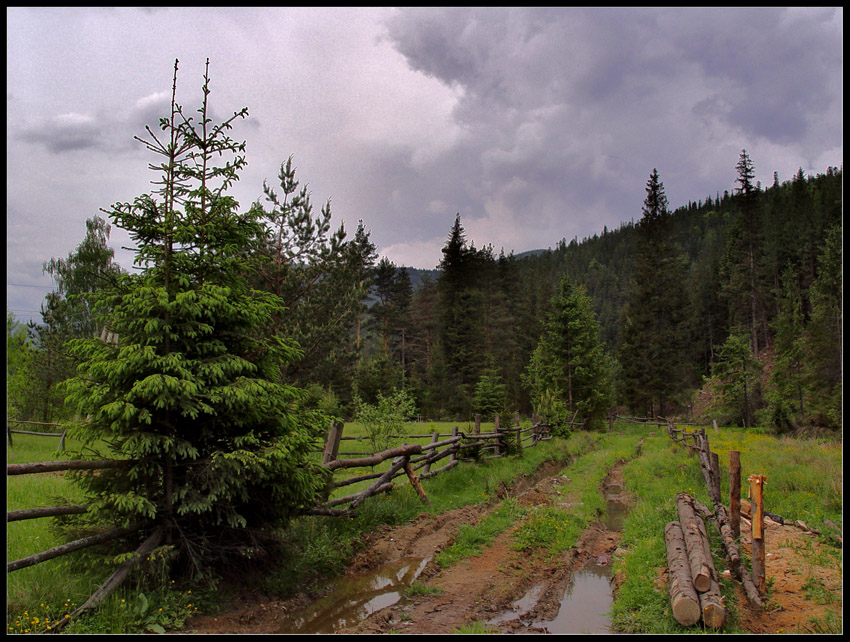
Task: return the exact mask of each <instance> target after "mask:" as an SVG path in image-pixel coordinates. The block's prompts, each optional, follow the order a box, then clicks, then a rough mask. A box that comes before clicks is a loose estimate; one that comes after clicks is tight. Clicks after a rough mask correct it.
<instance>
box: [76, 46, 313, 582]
mask: <svg viewBox="0 0 850 642" xmlns="http://www.w3.org/2000/svg"><path fill="white" fill-rule="evenodd" d="M208 68H209V61H207V70H208ZM176 85H177V62H176V61H175V65H174V84H173V87H172V102H171V113H170V115H169V116H168V117H166V118H162V119H161V120H160V129H161V133H159V134H155V133H154V132H153V131H152V130H151V129H150V128H147V132H148V139H147V140H143V139H141V138H137V140H139V141H140V142H142V143H144V144H145V145H146V147H147V149H148V150H149V151H151V152H153V153H155V154H158V155H160V156H161V157H162V162H161V164H159V165H151V168H152V169H154V170H155V171H159V172H160V173H161V178H160V179H159V180H158V181H155V182H154V184H155V185H158V186H159V189H158V190H157V191H156V193H155V194H143V195H142V196H139V197H138V198H136V199H135V200H134V202H133V203H117V204H115V205H114V206H113V207H112V209H111V210H110V211H108V214H109V216H110V218H111V219H112V221H113V223H114V225H116V226H117V227H121V228H123V229H125V230H127V231H128V232H129V234H130V236H131V238H132V239H133V240H134V242H135V243H136V246H137V249H136V257H135V264H136V267H137V268H139V270H138V271H137V272H135V273H133V274H123V275H120V276H119V277H117V285H116V286H115V287H114V288H113V289H112V290H111V291H109V292H107V293H105V294H104V295H103V296H101V297H99V301H98V304H99V306H100V311H101V312H102V313H103V314H105V315H107V316H106V318H107V319H108V328H106V329H107V330H108V331H109V332H110V333H113V334H114V336H115V337H116V338H114V339H113V340H111V341H104V340H103V339H101V338H86V339H78V340H76V341H74V342H72V351H73V354H74V355H75V357H77V358H78V359H79V360H80V361H81V365H80V366H79V368H78V376H77V377H76V378H74V379H71V380H69V382H68V383H67V391H68V400H69V402H71V403H72V404H73V405H75V406H76V408H77V410H78V411H79V413H80V416H82V417H88V419H87V420H85V421H82V422H81V423H79V425H77V426H76V428H75V430H74V433H73V435H74V436H75V437H77V438H79V439H82V440H83V442H84V443H85V444H86V445H88V446H91V447H97V446H98V444H101V443H105V444H106V445H107V448H108V452H103V451H102V449H101V452H100V453H97V454H96V455H95V458H100V457H102V456H104V455H106V456H108V457H110V458H113V459H116V460H126V461H127V462H129V463H128V465H127V466H125V467H123V468H115V469H107V470H101V471H96V474H88V473H86V474H81V475H79V481H80V483H81V485H82V486H83V488H84V489H85V490H86V492H87V494H88V497H89V503H90V508H89V511H88V513H86V515H85V516H84V519H85V520H86V521H88V522H91V523H92V524H93V525H97V526H103V525H112V526H120V525H128V524H143V527H142V529H141V530H140V531H138V539H139V541H141V540H142V539H143V538H147V537H148V536H152V535H156V534H160V535H161V537H162V542H163V543H164V544H166V545H170V547H171V549H170V550H171V551H172V555H173V559H174V561H175V563H176V567H175V570H179V571H183V572H187V573H189V574H192V575H195V574H198V573H206V572H207V571H209V570H213V569H214V568H215V566H216V565H217V563H219V562H223V563H229V562H232V561H233V560H234V559H240V558H241V559H244V557H243V556H244V555H251V554H253V553H254V552H256V551H257V549H258V548H259V547H261V545H262V543H263V542H264V541H265V540H264V538H263V535H264V534H266V533H268V529H269V528H270V527H274V526H279V525H282V524H284V523H285V522H286V521H287V520H288V519H289V518H291V517H292V516H294V515H296V514H297V513H298V512H299V511H301V510H302V509H304V508H305V507H309V506H312V503H313V500H314V497H315V494H316V491H317V490H319V489H320V488H322V487H323V486H324V483H325V482H324V479H323V476H322V474H321V471H320V470H319V467H318V465H317V464H315V463H313V462H312V461H311V460H310V457H309V455H308V449H309V448H311V447H312V446H313V445H314V443H315V440H316V438H318V437H319V436H320V433H321V432H322V431H323V430H324V428H325V427H326V426H325V424H324V422H323V421H322V420H321V419H322V418H321V417H320V416H319V415H318V414H316V413H315V411H311V412H308V411H303V410H299V409H298V403H297V402H298V400H299V399H300V398H301V397H302V396H303V393H302V391H301V390H299V389H296V388H294V387H292V386H290V385H287V384H286V383H284V382H283V381H282V380H281V377H280V373H281V364H285V363H287V362H289V361H291V360H292V359H293V358H295V357H296V355H297V354H298V351H299V349H298V347H297V345H296V344H294V343H293V342H291V341H287V340H285V339H282V338H281V337H280V335H279V334H276V333H272V332H269V331H267V328H269V327H272V326H273V325H275V324H276V323H277V324H279V323H280V322H281V320H282V319H285V309H284V306H283V304H282V302H281V299H280V298H279V297H278V296H276V295H274V294H272V293H270V292H262V291H259V290H257V289H255V288H252V287H251V286H250V280H249V276H250V266H251V265H252V261H253V260H254V258H253V257H254V256H256V255H257V254H258V252H257V249H258V248H257V247H256V245H257V242H258V241H257V240H258V239H262V238H264V237H265V236H266V235H265V234H264V230H263V229H262V227H261V225H262V224H261V222H260V220H259V218H258V216H257V213H256V210H251V211H249V213H248V214H240V213H239V212H238V210H237V208H238V203H237V202H236V201H235V200H234V199H233V197H232V196H229V195H228V194H227V190H228V188H229V187H230V186H231V185H232V184H233V182H234V181H236V180H238V173H239V171H240V170H241V169H242V168H243V167H244V166H245V164H246V161H245V156H244V150H245V143H244V142H243V143H236V142H234V141H233V140H232V139H231V138H230V137H229V136H228V135H227V132H228V130H229V129H231V127H232V123H233V122H234V121H235V120H237V119H239V118H245V117H246V116H247V108H244V109H242V110H241V111H239V112H235V113H234V114H233V116H231V117H230V118H229V119H228V120H226V121H224V122H222V123H220V124H215V125H214V124H213V122H212V121H211V119H210V118H209V115H208V114H209V107H208V96H209V93H210V89H209V77H208V71H205V73H204V82H203V88H202V91H203V102H202V105H201V107H200V108H199V109H198V110H197V111H198V114H199V117H197V119H196V118H195V117H192V116H190V115H188V114H186V113H184V111H183V109H182V107H181V106H180V105H179V104H178V103H177V102H176ZM222 158H223V159H226V160H223V161H220V160H219V159H222ZM217 163H218V164H217ZM222 163H223V164H222ZM246 266H247V267H246ZM102 336H108V335H102Z"/></svg>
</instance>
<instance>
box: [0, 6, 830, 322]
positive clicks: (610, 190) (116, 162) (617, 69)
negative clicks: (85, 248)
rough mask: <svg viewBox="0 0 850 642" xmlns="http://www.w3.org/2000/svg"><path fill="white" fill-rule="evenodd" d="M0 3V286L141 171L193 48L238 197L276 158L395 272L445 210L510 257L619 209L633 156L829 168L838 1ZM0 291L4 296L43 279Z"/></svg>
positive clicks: (640, 177) (633, 187) (194, 93)
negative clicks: (242, 157) (237, 158)
mask: <svg viewBox="0 0 850 642" xmlns="http://www.w3.org/2000/svg"><path fill="white" fill-rule="evenodd" d="M7 17H8V30H7V35H8V39H7V53H8V63H7V108H8V117H7V118H8V119H7V122H8V133H7V160H8V163H7V166H8V168H9V169H7V184H8V186H9V190H8V197H7V233H8V237H7V238H8V240H7V245H8V248H9V250H10V258H9V259H7V268H8V269H9V272H10V275H11V274H12V273H14V275H15V276H14V277H12V276H10V281H9V282H10V283H20V284H25V285H40V286H42V287H45V288H46V287H49V285H50V280H49V279H48V278H47V277H45V276H44V275H42V274H41V264H42V262H43V261H45V260H48V259H49V258H51V257H53V256H64V255H66V254H67V253H68V252H70V251H72V250H73V249H74V247H75V246H76V244H78V243H79V241H80V240H82V235H83V233H84V231H85V219H86V218H89V217H91V216H93V215H95V214H98V213H99V208H101V207H108V206H109V204H111V203H113V202H116V201H118V200H131V199H132V198H134V197H135V196H137V195H138V194H140V193H142V192H144V191H148V190H149V189H150V181H151V180H152V179H153V178H154V176H152V175H151V173H150V172H149V171H148V170H147V169H146V168H147V163H148V162H150V161H151V160H152V159H151V158H149V155H146V153H145V151H144V148H143V146H141V145H140V144H139V143H138V142H136V141H134V140H133V137H134V136H143V135H144V127H145V125H150V126H151V127H152V128H155V127H156V125H157V121H158V118H159V117H161V116H163V115H165V114H166V112H167V109H168V104H169V101H170V98H171V92H170V89H171V79H172V72H173V65H174V59H175V58H179V59H180V82H179V86H178V100H179V102H181V103H182V104H184V106H186V108H189V109H194V108H195V107H196V105H197V99H198V97H199V88H200V77H201V76H202V74H203V69H204V64H205V61H206V59H207V58H210V65H211V66H210V75H211V78H212V94H211V98H212V108H213V112H214V114H215V116H216V117H217V118H219V119H224V118H227V117H229V115H230V114H231V113H233V111H236V110H238V109H241V108H242V107H244V106H248V108H249V113H250V117H249V118H248V119H247V120H246V121H244V122H242V121H240V122H239V123H237V124H236V126H235V128H234V130H233V136H234V138H237V139H244V140H246V141H247V158H248V163H249V164H248V168H247V169H246V171H245V172H244V173H243V175H242V178H241V180H240V182H239V183H238V184H237V186H236V187H235V188H234V192H235V196H236V197H237V199H238V200H239V201H240V203H242V204H243V206H247V205H248V204H249V203H250V202H251V201H253V200H256V199H257V198H259V197H260V196H261V195H262V182H263V180H267V181H268V182H269V183H270V184H271V185H272V186H274V183H275V180H274V179H275V176H276V175H277V169H278V166H279V164H280V162H281V161H282V160H285V159H286V158H287V157H288V156H290V155H293V157H294V163H295V165H296V166H297V168H298V178H299V179H300V180H301V181H302V183H306V184H308V188H309V189H310V191H311V193H312V195H313V202H314V203H316V204H317V205H318V204H320V203H323V202H324V201H326V200H330V201H331V204H332V211H333V214H334V220H335V221H337V223H344V224H345V227H346V229H347V230H349V231H350V232H353V230H354V229H355V228H356V225H357V221H358V220H363V222H364V224H365V225H366V227H367V228H368V229H369V230H370V231H371V234H372V240H373V241H374V242H375V243H376V244H377V245H378V251H379V253H381V254H382V255H383V256H387V257H388V258H390V259H391V260H393V261H394V262H396V263H397V264H403V265H411V266H415V267H425V268H430V267H434V266H435V265H436V264H437V263H438V262H439V260H440V256H441V254H440V249H441V247H442V246H443V244H444V243H445V240H446V238H447V236H448V233H449V231H450V228H451V225H452V223H453V221H454V217H455V214H456V213H460V214H461V217H462V222H463V225H464V227H465V228H466V231H467V236H468V238H469V239H470V240H472V241H474V242H475V244H476V245H477V246H478V247H481V246H483V245H486V244H492V245H493V246H494V248H495V249H496V251H497V252H498V251H499V250H500V249H502V248H504V250H505V251H506V252H510V251H515V252H522V251H525V250H531V249H536V248H545V247H552V246H554V245H555V244H557V243H558V241H559V240H560V239H562V238H566V239H568V240H569V239H572V238H573V237H578V238H579V239H581V238H583V237H585V236H592V235H593V234H596V233H599V232H601V231H602V228H603V226H607V227H608V228H609V229H612V228H616V227H617V226H618V225H620V224H621V223H623V222H627V221H630V220H636V219H638V218H639V217H640V212H641V204H642V201H643V197H644V187H645V184H646V181H647V179H648V177H649V174H650V173H651V172H652V170H653V168H657V169H658V171H659V173H660V176H661V179H662V181H663V182H664V185H665V188H666V190H667V195H668V198H669V201H670V205H671V207H674V208H675V207H678V206H680V205H685V204H687V202H688V201H690V200H698V199H704V198H705V197H706V196H709V195H711V196H712V197H713V196H714V195H715V194H716V193H717V192H718V191H719V192H721V193H722V191H723V190H724V189H729V190H731V189H732V188H733V187H734V178H735V169H734V168H735V164H736V162H737V159H738V155H739V154H740V152H741V150H742V149H747V151H748V153H749V155H750V157H751V158H752V159H753V161H754V163H755V165H756V173H757V179H758V180H760V181H762V182H763V183H767V184H769V183H770V182H772V179H773V172H774V171H775V172H777V173H778V175H779V177H780V180H786V179H789V178H791V176H792V175H793V174H794V173H795V172H796V171H797V169H798V168H802V169H803V171H804V172H806V173H817V172H824V171H825V170H826V168H827V167H828V166H837V165H842V164H843V81H842V78H843V9H842V8H830V7H827V8H769V7H754V8H741V9H739V8H730V7H720V8H693V9H692V8H629V7H623V8H572V7H570V8H521V7H498V8H487V7H471V8H401V9H388V8H381V7H378V8H347V9H345V8H335V9H334V8H292V9H290V8H245V9H235V8H205V9H202V8H160V9H159V10H157V11H153V12H151V11H145V10H138V9H132V8H115V9H97V8H88V9H78V8H12V9H7ZM123 234H124V232H123V231H121V230H113V237H112V240H113V244H114V246H115V247H116V248H120V247H121V246H122V245H129V242H128V240H127V239H126V238H125V237H123V236H122V235H123ZM13 249H14V252H12V250H13ZM119 256H120V259H121V261H122V262H124V263H128V261H129V257H130V253H129V252H127V251H122V250H120V249H119ZM127 266H128V265H125V267H127ZM11 278H14V279H15V281H11ZM29 290H32V292H30V294H31V296H30V298H29V299H27V300H26V301H25V300H23V299H19V298H15V297H18V295H20V294H22V293H24V292H25V291H29ZM7 291H8V297H7V298H8V303H7V305H8V307H10V308H12V309H19V310H33V309H36V310H37V307H38V306H37V300H38V297H39V296H42V295H43V293H42V292H39V291H38V290H37V289H33V288H23V287H21V288H18V289H15V288H8V290H7Z"/></svg>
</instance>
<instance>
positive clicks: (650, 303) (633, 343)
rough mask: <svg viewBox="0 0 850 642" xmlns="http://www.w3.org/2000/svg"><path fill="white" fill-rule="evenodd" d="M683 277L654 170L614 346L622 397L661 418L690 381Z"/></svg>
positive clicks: (683, 267)
mask: <svg viewBox="0 0 850 642" xmlns="http://www.w3.org/2000/svg"><path fill="white" fill-rule="evenodd" d="M686 274H687V272H686V269H685V263H684V258H683V256H682V254H681V250H680V249H679V247H678V245H677V244H676V243H675V242H674V241H673V239H672V235H671V226H670V212H669V210H668V208H667V196H666V194H665V192H664V184H663V183H662V182H661V181H660V180H659V176H658V171H657V170H655V169H654V170H653V171H652V174H651V175H650V177H649V181H647V185H646V198H645V200H644V203H643V217H642V218H641V220H640V224H639V225H638V250H637V257H636V259H635V266H634V272H633V274H632V278H631V280H630V286H629V299H628V302H627V303H626V305H625V306H623V310H622V320H621V329H620V338H619V342H618V343H619V352H620V363H621V365H622V368H623V377H624V382H625V383H626V386H625V388H624V390H623V393H624V395H625V398H626V400H627V402H628V404H629V405H630V406H631V407H632V408H633V409H635V410H641V411H644V412H648V413H649V414H650V415H654V414H660V415H663V414H665V413H666V409H667V407H668V405H669V402H671V401H673V400H674V399H675V397H676V395H677V394H678V393H679V392H681V391H682V389H683V388H684V386H685V384H686V383H687V381H688V370H687V350H688V346H687V335H688V327H687V325H686V317H687V312H688V297H687V293H686V291H685V289H684V288H685V278H686Z"/></svg>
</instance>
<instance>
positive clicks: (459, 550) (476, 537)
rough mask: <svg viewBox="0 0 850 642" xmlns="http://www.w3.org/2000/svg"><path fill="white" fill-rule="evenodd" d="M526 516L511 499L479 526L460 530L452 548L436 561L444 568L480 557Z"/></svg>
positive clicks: (504, 501)
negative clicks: (496, 539) (460, 561)
mask: <svg viewBox="0 0 850 642" xmlns="http://www.w3.org/2000/svg"><path fill="white" fill-rule="evenodd" d="M524 514H525V510H524V509H523V508H522V507H521V506H519V505H518V504H517V502H516V499H515V498H512V497H509V498H507V499H505V500H503V501H502V503H501V504H500V505H499V507H498V508H497V509H496V510H495V511H493V512H492V513H490V514H489V515H487V516H486V517H485V518H484V519H482V520H481V521H480V522H478V523H477V524H464V525H463V526H461V527H460V528H459V529H458V532H457V535H456V536H455V539H454V541H453V542H452V544H451V546H448V547H447V548H446V549H444V550H443V551H441V552H440V553H438V554H437V556H436V557H435V558H434V561H435V562H436V563H437V564H438V565H439V566H440V567H442V568H446V567H448V566H451V565H452V564H455V563H457V562H458V561H459V560H461V559H464V558H466V557H472V556H474V555H478V554H479V553H480V552H481V551H482V550H483V549H484V547H485V546H487V545H488V544H490V543H491V542H492V541H493V540H494V539H495V538H496V537H497V536H498V535H499V534H500V533H502V532H504V531H505V530H507V529H508V528H509V527H510V526H511V525H512V524H513V523H514V522H515V521H516V520H517V519H520V518H521V517H522V515H524Z"/></svg>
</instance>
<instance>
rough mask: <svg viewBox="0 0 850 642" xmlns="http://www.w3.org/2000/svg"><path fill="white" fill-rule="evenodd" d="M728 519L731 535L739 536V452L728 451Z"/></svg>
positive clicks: (736, 537)
mask: <svg viewBox="0 0 850 642" xmlns="http://www.w3.org/2000/svg"><path fill="white" fill-rule="evenodd" d="M729 521H730V524H729V526H730V528H731V529H732V537H734V538H735V539H738V538H739V537H740V536H741V453H740V452H738V451H737V450H730V451H729Z"/></svg>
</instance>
